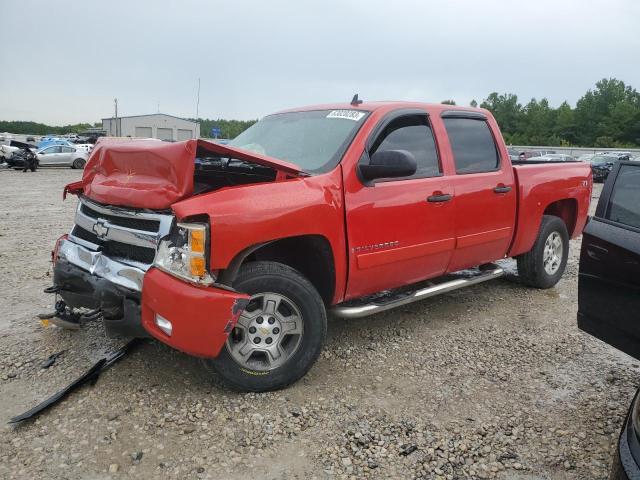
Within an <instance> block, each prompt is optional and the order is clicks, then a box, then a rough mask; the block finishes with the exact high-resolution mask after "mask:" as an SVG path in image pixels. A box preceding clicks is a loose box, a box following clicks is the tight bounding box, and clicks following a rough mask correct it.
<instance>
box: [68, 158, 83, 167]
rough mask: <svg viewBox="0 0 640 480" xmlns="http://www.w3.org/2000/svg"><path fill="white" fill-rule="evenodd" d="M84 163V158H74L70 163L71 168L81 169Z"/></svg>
mask: <svg viewBox="0 0 640 480" xmlns="http://www.w3.org/2000/svg"><path fill="white" fill-rule="evenodd" d="M85 163H87V162H86V161H85V160H84V158H76V159H75V160H74V161H73V163H72V164H71V168H75V169H83V168H84V164H85Z"/></svg>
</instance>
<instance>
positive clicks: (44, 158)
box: [0, 140, 93, 170]
mask: <svg viewBox="0 0 640 480" xmlns="http://www.w3.org/2000/svg"><path fill="white" fill-rule="evenodd" d="M41 144H43V145H44V147H42V148H38V147H37V146H36V145H34V144H31V143H23V142H18V141H16V140H12V141H11V144H10V145H2V146H0V152H1V153H2V159H1V160H2V161H3V162H4V163H6V166H7V167H9V168H15V169H22V168H23V167H24V166H25V165H27V166H28V168H29V169H32V170H35V169H36V168H38V167H39V166H66V167H71V168H79V169H81V168H84V166H85V164H86V163H87V159H88V158H89V154H90V153H91V150H92V148H93V145H91V144H81V145H74V144H70V143H69V142H67V141H66V140H64V141H62V140H55V141H46V142H44V143H42V142H41ZM34 159H35V163H33V160H34Z"/></svg>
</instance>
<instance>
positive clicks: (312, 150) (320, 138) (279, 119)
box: [229, 109, 369, 173]
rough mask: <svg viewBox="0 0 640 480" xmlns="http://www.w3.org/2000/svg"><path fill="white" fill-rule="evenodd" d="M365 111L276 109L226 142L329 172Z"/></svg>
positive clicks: (308, 167)
mask: <svg viewBox="0 0 640 480" xmlns="http://www.w3.org/2000/svg"><path fill="white" fill-rule="evenodd" d="M368 115H369V112H366V111H363V110H353V109H347V110H313V111H307V112H289V113H278V114H275V115H269V116H268V117H265V118H263V119H262V120H260V121H259V122H258V123H255V124H253V125H252V126H251V127H250V128H248V129H247V130H245V131H244V132H242V133H241V134H240V135H238V136H237V137H236V138H234V139H233V140H231V141H230V142H229V145H230V146H233V147H238V148H242V149H244V150H249V151H252V152H255V153H259V154H261V155H267V156H269V157H273V158H277V159H279V160H285V161H287V162H291V163H295V164H296V165H298V166H299V167H300V168H302V169H303V170H304V171H306V172H308V173H323V172H328V171H329V170H331V169H332V168H333V167H335V166H336V165H337V164H338V162H339V161H340V160H341V158H342V155H343V154H344V152H345V150H346V148H347V147H348V146H349V143H350V142H351V140H352V139H353V137H354V136H355V134H356V133H357V132H358V130H359V129H360V127H361V126H362V124H363V123H364V121H365V119H366V118H367V116H368Z"/></svg>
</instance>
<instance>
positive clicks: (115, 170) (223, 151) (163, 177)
mask: <svg viewBox="0 0 640 480" xmlns="http://www.w3.org/2000/svg"><path fill="white" fill-rule="evenodd" d="M198 147H200V148H202V149H205V150H207V151H209V152H211V153H212V154H213V155H220V156H223V157H232V158H237V159H239V160H245V161H248V162H253V163H256V164H259V165H264V166H268V167H272V168H274V169H275V170H277V171H280V172H283V173H285V174H288V175H292V176H298V175H301V174H303V172H302V170H301V169H300V167H298V166H297V165H295V164H292V163H288V162H285V161H282V160H278V159H275V158H271V157H267V156H265V155H260V154H257V153H253V152H249V151H247V150H242V149H239V148H235V147H230V146H227V145H220V144H218V143H213V142H207V141H205V140H187V141H185V142H176V143H168V142H160V141H156V140H136V139H121V138H119V139H110V138H102V139H100V140H99V141H98V143H96V146H95V148H94V149H93V151H92V152H91V156H90V157H89V161H88V162H87V165H86V166H85V169H84V172H83V175H82V180H80V181H78V182H74V183H70V184H69V185H67V186H66V187H65V189H64V194H63V197H64V196H66V194H67V193H73V194H81V193H82V194H84V195H85V196H86V197H88V198H90V199H91V200H94V201H96V202H99V203H104V204H109V205H120V206H126V207H134V208H148V209H153V210H162V209H166V208H169V207H170V206H171V205H172V204H174V203H175V202H177V201H179V200H183V199H185V198H188V197H190V196H191V195H192V194H193V173H194V168H195V157H196V152H197V150H198Z"/></svg>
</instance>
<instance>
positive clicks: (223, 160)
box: [193, 147, 277, 195]
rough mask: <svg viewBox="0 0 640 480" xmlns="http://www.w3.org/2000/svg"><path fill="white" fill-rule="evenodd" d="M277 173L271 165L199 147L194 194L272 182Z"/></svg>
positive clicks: (194, 175) (194, 177)
mask: <svg viewBox="0 0 640 480" xmlns="http://www.w3.org/2000/svg"><path fill="white" fill-rule="evenodd" d="M276 173H277V172H276V170H274V169H273V168H271V167H267V166H264V165H258V164H257V163H252V162H249V161H246V160H239V159H237V158H232V157H227V156H223V155H215V154H214V153H213V152H211V151H209V150H206V149H204V148H201V147H199V148H198V150H197V152H196V158H195V170H194V174H193V179H194V182H193V194H194V195H199V194H201V193H206V192H212V191H214V190H218V189H220V188H223V187H233V186H236V185H246V184H251V183H263V182H272V181H274V180H275V179H276Z"/></svg>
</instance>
